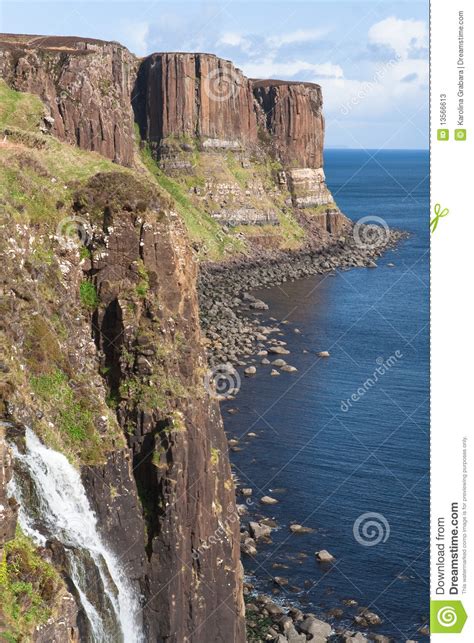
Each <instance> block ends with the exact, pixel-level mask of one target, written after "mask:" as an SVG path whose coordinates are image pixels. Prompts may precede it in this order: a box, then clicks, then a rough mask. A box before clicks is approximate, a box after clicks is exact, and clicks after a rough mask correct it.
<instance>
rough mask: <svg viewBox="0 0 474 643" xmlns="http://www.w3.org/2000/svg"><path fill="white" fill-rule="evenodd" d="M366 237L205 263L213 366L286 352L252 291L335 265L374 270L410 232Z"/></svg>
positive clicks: (203, 306) (203, 285)
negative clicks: (264, 321) (363, 240)
mask: <svg viewBox="0 0 474 643" xmlns="http://www.w3.org/2000/svg"><path fill="white" fill-rule="evenodd" d="M362 236H363V235H358V236H357V235H355V234H353V235H352V236H349V237H346V238H340V239H339V240H338V241H337V242H335V243H334V244H333V245H331V246H330V247H328V248H326V249H324V250H320V251H317V250H303V251H300V252H281V251H279V252H274V253H266V254H265V255H263V256H262V257H261V258H259V259H257V260H250V261H249V260H248V259H241V260H234V261H232V262H228V263H225V264H208V265H202V266H201V268H200V276H199V283H198V293H199V304H200V318H201V328H202V330H203V333H204V335H205V342H206V348H207V352H208V358H209V365H210V366H211V368H216V367H218V366H219V365H225V364H230V365H232V366H247V365H248V364H249V361H250V359H251V357H252V356H255V355H256V356H258V357H263V358H267V359H268V357H267V353H270V354H274V355H275V356H277V354H280V355H284V354H287V353H286V349H284V348H283V346H284V342H282V341H280V340H278V339H277V338H276V337H275V334H276V333H278V332H279V331H280V330H281V329H280V328H279V327H278V326H277V325H276V323H277V322H276V320H272V319H270V321H271V322H272V325H270V326H269V325H268V324H267V325H262V323H261V322H260V320H259V319H258V314H261V313H262V311H265V310H268V306H267V305H266V304H265V303H264V302H263V301H260V300H257V299H256V298H255V297H253V296H252V295H251V294H250V292H249V291H251V290H253V289H256V288H264V287H271V286H276V285H281V284H283V283H285V282H287V281H293V280H295V279H301V278H304V277H309V276H310V275H316V274H327V273H331V272H333V271H334V270H336V269H340V270H349V269H350V268H357V267H359V268H364V267H365V268H376V267H377V263H376V260H377V258H379V257H380V256H381V255H382V254H383V253H384V252H385V251H386V250H388V249H390V248H393V247H394V246H395V245H396V244H397V243H398V242H399V241H400V240H401V239H403V238H406V237H407V236H408V235H407V233H405V232H401V231H398V230H385V229H383V234H382V235H381V236H380V234H379V237H376V238H375V239H373V237H370V235H369V242H368V243H366V244H363V243H361V242H360V238H361V237H362ZM356 237H357V238H356ZM273 322H275V323H274V324H273ZM278 347H280V348H278ZM265 351H266V352H265ZM282 366H283V365H282ZM250 368H251V369H252V368H257V367H256V366H253V367H252V366H250ZM247 374H249V375H251V374H252V373H247Z"/></svg>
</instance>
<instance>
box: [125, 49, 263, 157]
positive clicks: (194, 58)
mask: <svg viewBox="0 0 474 643" xmlns="http://www.w3.org/2000/svg"><path fill="white" fill-rule="evenodd" d="M135 97H136V100H135V101H134V105H135V106H136V107H135V112H136V116H137V120H138V123H139V126H140V131H141V135H142V138H143V139H145V140H147V141H149V142H151V143H153V144H159V143H160V141H162V140H164V139H167V138H168V137H170V136H176V137H186V136H187V137H192V138H193V137H200V138H201V139H202V144H203V147H204V149H219V148H220V149H236V148H237V149H238V148H239V147H240V146H241V145H247V144H252V143H256V142H257V123H256V117H255V109H254V97H253V93H252V84H251V82H250V81H249V79H248V78H246V77H245V76H244V75H243V74H242V72H241V71H240V70H239V69H236V68H235V67H234V65H233V64H232V63H231V62H230V61H228V60H223V59H222V58H218V57H217V56H214V55H212V54H194V53H189V54H188V53H157V54H152V55H151V56H148V58H146V59H145V61H144V62H143V63H142V65H141V66H140V71H139V73H138V78H137V85H136V90H135Z"/></svg>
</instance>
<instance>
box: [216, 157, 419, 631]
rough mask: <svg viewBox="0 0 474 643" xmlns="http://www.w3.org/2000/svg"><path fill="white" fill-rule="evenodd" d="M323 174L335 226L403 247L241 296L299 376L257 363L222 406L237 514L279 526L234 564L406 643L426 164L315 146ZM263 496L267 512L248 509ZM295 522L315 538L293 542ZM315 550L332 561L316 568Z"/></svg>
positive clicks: (313, 605) (415, 619)
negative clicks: (272, 328) (241, 502)
mask: <svg viewBox="0 0 474 643" xmlns="http://www.w3.org/2000/svg"><path fill="white" fill-rule="evenodd" d="M325 171H326V177H327V182H328V185H329V187H330V189H331V191H332V193H333V195H334V196H335V199H336V201H337V203H338V205H339V207H340V209H341V210H342V211H343V212H344V213H345V214H346V215H347V216H349V217H350V218H351V219H353V220H354V221H356V220H358V219H360V218H361V217H365V216H377V217H381V218H383V219H384V220H385V221H386V222H387V224H388V225H389V226H390V227H394V228H398V229H402V230H406V231H408V232H409V233H410V237H409V238H408V239H407V240H404V241H403V242H401V243H400V244H399V246H398V247H397V248H396V249H394V250H391V251H389V252H387V253H386V254H385V255H384V256H383V257H382V258H380V259H379V260H378V261H377V263H378V267H377V268H376V269H370V268H355V269H351V270H348V271H336V272H335V273H334V274H333V275H318V276H314V277H311V278H307V279H303V280H300V281H297V282H292V283H286V284H284V285H283V286H281V287H273V288H269V289H265V290H260V291H257V292H255V293H253V294H255V295H256V296H257V297H260V298H262V299H263V300H264V301H265V302H266V303H268V304H269V306H270V309H269V311H268V312H267V313H265V314H264V315H263V316H262V320H266V319H268V317H269V316H273V317H275V318H277V319H278V320H286V321H287V322H288V323H286V324H281V331H282V332H283V335H282V336H280V339H283V340H285V341H287V343H288V348H289V349H290V350H291V354H290V355H288V356H285V359H286V361H287V362H288V363H289V364H291V365H293V366H296V367H297V369H298V372H297V373H293V374H289V373H282V374H281V375H280V376H279V377H271V376H270V374H269V372H270V371H269V367H268V366H267V367H263V366H259V367H258V369H257V375H256V376H255V377H254V378H252V379H251V380H250V379H244V378H243V382H242V388H241V391H240V393H239V395H238V396H237V398H236V400H234V401H232V402H225V403H224V404H223V415H224V422H225V428H226V431H227V434H228V437H229V438H231V437H235V438H239V439H240V440H241V442H240V446H241V447H242V450H241V451H238V452H232V453H231V461H232V463H233V466H234V471H235V474H236V475H237V476H238V478H239V480H240V482H241V484H242V486H247V487H252V489H253V495H254V500H255V504H254V506H253V507H252V508H251V512H252V514H253V515H256V516H265V517H269V518H274V519H275V520H276V522H277V523H278V525H279V528H278V529H277V530H275V531H274V532H273V534H272V540H273V543H272V544H270V545H265V544H261V545H260V546H259V548H258V555H257V556H256V558H255V559H250V558H246V557H244V558H245V560H244V565H245V568H246V573H247V574H249V575H253V576H254V578H255V579H256V582H257V586H258V588H259V589H261V590H264V591H271V589H272V588H274V587H275V585H274V583H273V582H272V577H274V576H281V577H285V578H287V579H288V585H286V586H284V587H281V588H280V594H279V597H280V598H283V599H285V600H286V601H290V602H292V603H295V604H300V605H301V606H302V607H303V608H304V609H305V610H306V611H312V612H315V613H317V614H320V615H327V612H328V610H330V609H331V608H334V607H338V608H343V609H344V618H343V620H342V624H343V625H350V624H351V622H352V619H353V616H354V614H355V613H356V610H357V608H356V607H352V608H351V607H347V605H345V604H344V603H343V601H344V600H345V599H353V600H355V601H357V603H358V606H363V607H367V606H368V607H370V609H371V611H374V612H375V613H377V614H378V615H379V616H380V617H381V619H382V620H383V624H382V625H380V626H378V627H376V628H375V629H373V630H372V631H374V632H379V633H383V634H386V635H389V636H391V637H393V638H394V639H395V640H396V641H405V640H406V639H420V634H419V633H418V631H417V630H418V628H420V627H421V626H422V625H423V624H424V623H425V622H426V620H427V617H428V613H429V567H428V565H429V556H428V533H429V327H428V323H429V228H428V219H429V156H428V152H427V151H398V150H397V151H379V152H375V151H359V150H329V151H327V152H326V154H325ZM390 264H393V265H390ZM270 323H271V322H270ZM295 328H296V329H299V330H300V331H301V333H300V334H298V333H295V330H294V329H295ZM326 350H327V351H329V352H330V357H329V358H327V359H321V358H318V357H317V355H316V353H317V352H319V351H326ZM387 360H388V363H389V365H387ZM382 364H385V365H386V366H385V367H383V366H381V365H382ZM377 367H379V369H380V370H381V371H383V373H382V374H380V370H379V372H378V374H377V381H376V382H375V383H374V384H373V385H369V384H367V380H368V378H372V380H373V379H374V373H375V372H376V369H377ZM364 383H365V384H364ZM353 395H354V396H355V398H356V401H354V400H353V398H352V397H351V396H353ZM348 400H350V401H351V403H350V404H348V402H347V401H348ZM344 402H345V404H344ZM230 407H234V408H235V407H237V408H238V409H239V412H238V413H236V414H233V415H232V414H229V413H227V410H228V409H229V408H230ZM249 432H254V433H256V434H257V437H254V438H249V437H248V436H247V434H248V433H249ZM263 495H270V496H272V497H274V498H277V499H278V500H279V502H278V504H276V505H272V506H263V505H260V504H259V502H258V499H259V498H260V497H261V496H263ZM367 521H368V522H367ZM294 522H296V523H299V524H302V525H304V526H306V527H310V528H312V529H313V530H314V531H313V532H312V533H308V534H292V533H291V532H290V530H289V525H290V524H291V523H294ZM364 526H365V527H366V528H367V530H366V531H364ZM321 549H326V550H328V551H329V552H330V553H331V554H332V555H333V556H334V557H335V561H334V563H333V564H329V565H328V564H321V563H319V562H316V560H315V556H314V553H315V552H316V551H319V550H321ZM275 564H277V565H278V566H279V567H275V566H274V565H275ZM280 565H285V566H287V567H280ZM334 622H335V625H340V624H341V622H340V621H334Z"/></svg>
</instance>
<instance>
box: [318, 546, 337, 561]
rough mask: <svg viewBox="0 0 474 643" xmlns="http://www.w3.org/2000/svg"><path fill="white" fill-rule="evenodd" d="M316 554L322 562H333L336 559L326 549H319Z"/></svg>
mask: <svg viewBox="0 0 474 643" xmlns="http://www.w3.org/2000/svg"><path fill="white" fill-rule="evenodd" d="M315 556H316V560H317V561H319V562H320V563H331V562H332V561H333V560H334V556H333V555H332V554H330V553H329V552H328V551H327V550H326V549H321V550H320V551H317V552H316V554H315Z"/></svg>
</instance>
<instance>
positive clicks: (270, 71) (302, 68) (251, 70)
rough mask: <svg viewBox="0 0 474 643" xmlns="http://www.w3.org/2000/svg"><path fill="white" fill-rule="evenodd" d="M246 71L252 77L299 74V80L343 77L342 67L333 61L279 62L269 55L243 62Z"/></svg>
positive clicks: (291, 76)
mask: <svg viewBox="0 0 474 643" xmlns="http://www.w3.org/2000/svg"><path fill="white" fill-rule="evenodd" d="M241 67H242V69H243V71H244V73H245V74H246V75H247V76H249V77H250V78H279V77H286V78H288V77H290V78H293V77H295V76H299V77H298V80H302V81H306V80H309V76H311V77H314V78H315V82H319V81H320V80H321V79H322V78H342V77H343V76H344V73H343V71H342V67H340V66H339V65H334V64H333V63H330V62H326V63H319V64H318V63H310V62H307V61H305V60H295V61H291V62H283V61H281V62H279V61H277V60H275V59H274V58H273V57H268V58H266V59H264V60H261V61H259V62H248V63H242V65H241Z"/></svg>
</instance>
